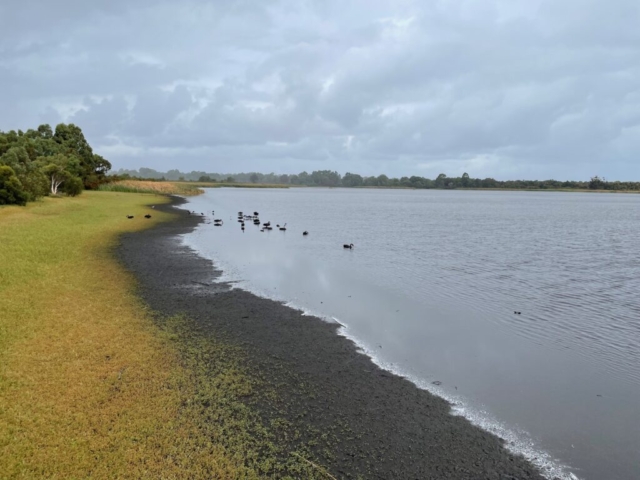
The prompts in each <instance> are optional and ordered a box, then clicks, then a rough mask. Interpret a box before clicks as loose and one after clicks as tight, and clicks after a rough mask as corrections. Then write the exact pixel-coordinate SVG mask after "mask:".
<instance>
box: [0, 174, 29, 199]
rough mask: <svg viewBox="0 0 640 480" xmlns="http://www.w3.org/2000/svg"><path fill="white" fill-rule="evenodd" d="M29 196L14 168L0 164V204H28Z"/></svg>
mask: <svg viewBox="0 0 640 480" xmlns="http://www.w3.org/2000/svg"><path fill="white" fill-rule="evenodd" d="M27 198H28V195H27V192H25V191H24V189H23V187H22V183H20V180H18V177H16V174H15V172H14V171H13V168H11V167H7V166H0V205H26V203H27Z"/></svg>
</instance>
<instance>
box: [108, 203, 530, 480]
mask: <svg viewBox="0 0 640 480" xmlns="http://www.w3.org/2000/svg"><path fill="white" fill-rule="evenodd" d="M183 202H184V201H183V200H182V199H179V198H175V197H174V198H173V200H172V204H171V205H163V206H156V209H157V210H164V211H171V212H174V213H176V214H177V218H176V220H174V221H172V222H167V223H163V224H160V225H159V226H157V227H155V228H152V229H150V230H146V231H142V232H137V233H132V234H127V235H124V236H123V237H122V238H121V242H120V246H119V247H118V249H117V255H118V257H119V259H120V260H121V262H122V263H123V264H124V266H125V267H126V268H127V269H128V270H130V271H132V272H133V274H134V275H135V276H136V278H137V279H138V282H139V294H140V295H141V297H142V298H143V299H144V301H145V302H147V303H148V305H149V306H150V307H151V308H152V309H153V310H155V311H157V312H159V313H160V314H164V315H173V314H186V315H187V316H188V317H189V318H191V319H192V320H193V321H194V322H195V325H196V326H197V327H196V328H197V329H198V332H199V333H201V334H203V335H205V336H206V335H210V336H212V337H213V338H216V339H218V340H220V339H222V340H223V341H225V342H229V343H230V344H233V345H235V346H239V347H240V348H241V349H243V350H244V351H245V352H246V368H247V369H248V371H250V372H251V374H252V375H254V376H255V377H256V378H259V379H260V381H261V382H264V384H265V385H268V387H269V388H268V389H265V391H267V390H268V391H269V392H271V393H273V392H275V395H269V396H267V395H265V396H264V398H251V399H248V400H247V403H249V404H251V406H252V407H253V408H256V409H258V410H259V411H260V414H261V417H262V418H263V420H264V422H265V424H266V425H268V424H269V423H270V422H271V421H272V420H276V419H282V418H284V419H286V420H287V422H289V423H290V425H291V426H292V427H293V430H295V431H296V432H299V435H296V436H292V437H290V438H281V439H280V441H283V442H288V443H290V444H291V448H292V449H295V448H297V447H299V446H300V445H301V444H305V445H307V446H308V448H309V450H310V453H311V454H312V455H313V458H314V459H315V460H317V461H318V463H320V464H321V465H323V466H324V467H326V468H327V470H328V471H329V472H330V473H331V474H332V475H334V476H335V477H337V478H359V476H360V478H367V479H368V478H374V479H428V478H433V479H541V478H542V476H541V475H540V473H539V472H538V471H537V470H536V468H535V467H534V466H532V465H531V464H530V463H528V462H527V461H526V460H525V459H524V458H522V457H520V456H517V455H513V454H512V453H510V452H509V451H508V450H506V448H505V447H504V445H503V442H502V440H500V439H499V438H497V437H495V436H493V435H492V434H490V433H487V432H485V431H483V430H481V429H479V428H478V427H475V426H473V425H472V424H471V423H470V422H469V421H468V420H466V419H465V418H463V417H459V416H453V415H451V414H450V405H449V403H448V402H446V401H445V400H443V399H441V398H439V397H436V396H434V395H432V394H430V393H429V392H427V391H424V390H420V389H419V388H417V387H416V386H415V385H413V384H412V383H411V382H409V381H408V380H406V379H403V378H400V377H398V376H396V375H393V374H391V373H389V372H386V371H384V370H382V369H380V368H379V367H377V366H376V365H375V364H374V363H373V362H372V361H371V360H370V359H369V358H367V357H366V356H365V355H363V354H361V353H359V352H358V351H357V348H356V346H355V345H354V344H353V342H351V341H350V340H348V339H346V338H344V337H341V336H339V335H338V334H337V329H338V327H339V326H338V325H336V324H330V323H327V322H325V321H323V320H321V319H319V318H315V317H309V316H303V315H302V313H301V312H299V311H297V310H294V309H292V308H289V307H287V306H284V305H283V304H282V303H279V302H275V301H272V300H268V299H264V298H260V297H258V296H255V295H253V294H251V293H248V292H245V291H242V290H239V289H231V288H230V286H229V285H226V284H222V283H214V280H215V279H216V277H218V276H219V275H220V272H217V271H216V270H215V267H214V266H213V264H212V263H211V262H210V261H209V260H206V259H204V258H201V257H199V256H198V255H196V254H195V253H194V252H193V251H192V250H190V249H189V248H187V247H185V246H183V245H181V242H180V239H179V238H178V237H177V235H180V234H183V233H186V232H189V231H191V230H192V229H193V228H195V227H196V226H197V225H198V223H199V222H201V221H202V218H201V217H198V216H191V215H188V214H187V213H186V212H185V211H184V210H177V209H174V208H173V206H172V205H176V204H180V203H183ZM233 227H235V225H233ZM221 228H232V226H231V225H225V226H223V227H221ZM258 397H260V395H258Z"/></svg>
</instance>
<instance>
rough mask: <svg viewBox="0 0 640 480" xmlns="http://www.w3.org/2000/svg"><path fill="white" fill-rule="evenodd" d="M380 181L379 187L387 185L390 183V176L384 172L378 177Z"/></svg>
mask: <svg viewBox="0 0 640 480" xmlns="http://www.w3.org/2000/svg"><path fill="white" fill-rule="evenodd" d="M377 181H378V186H379V187H386V186H388V185H389V177H387V176H386V175H384V174H382V175H379V176H378V178H377Z"/></svg>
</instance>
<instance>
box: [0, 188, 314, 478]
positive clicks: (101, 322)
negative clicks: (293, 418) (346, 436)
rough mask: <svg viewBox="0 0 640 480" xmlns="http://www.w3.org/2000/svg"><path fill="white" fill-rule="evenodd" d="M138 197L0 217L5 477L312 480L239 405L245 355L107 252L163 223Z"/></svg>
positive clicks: (8, 211) (0, 433)
mask: <svg viewBox="0 0 640 480" xmlns="http://www.w3.org/2000/svg"><path fill="white" fill-rule="evenodd" d="M145 201H148V198H147V197H140V196H135V195H117V194H113V193H107V192H86V193H85V194H84V195H82V196H80V197H76V198H65V199H52V198H47V199H45V200H44V201H42V202H36V203H33V204H30V205H29V206H27V207H7V208H3V209H0V245H2V248H1V249H0V265H1V268H0V477H1V478H207V479H208V478H218V479H235V478H244V479H251V478H260V477H278V478H285V477H287V476H289V477H296V478H313V476H314V475H315V474H316V472H314V471H313V469H311V468H310V467H307V466H305V464H304V462H302V461H297V460H295V459H294V460H292V459H291V458H292V457H291V455H288V454H286V452H284V451H283V450H282V449H280V448H279V447H277V446H276V443H277V442H274V439H273V436H272V435H270V433H269V431H268V430H266V429H265V428H263V427H262V426H261V423H260V419H259V417H258V415H257V414H256V413H255V412H253V411H251V409H249V408H248V407H246V406H245V405H244V404H243V403H242V401H241V397H242V396H245V395H251V394H252V393H254V392H255V390H256V386H255V384H254V382H253V381H252V380H251V379H250V377H248V376H247V374H246V373H245V372H244V371H243V369H242V367H241V364H242V363H241V362H240V361H239V360H238V358H240V357H239V356H240V353H238V352H237V351H234V350H233V349H232V348H230V347H226V346H225V345H222V344H217V343H215V342H212V341H209V340H207V341H206V342H205V341H204V340H202V339H199V338H198V337H197V335H196V336H193V335H191V336H189V335H187V334H185V333H184V332H185V331H186V332H189V331H190V330H189V329H187V328H186V327H185V322H186V321H187V320H185V319H179V318H174V319H166V320H165V321H164V324H163V326H162V327H159V326H157V324H156V323H154V322H153V321H152V318H151V313H150V312H148V311H147V309H146V307H145V306H144V305H143V304H142V303H141V302H140V300H139V299H138V298H137V297H136V296H135V295H134V293H133V292H134V286H135V285H134V281H133V279H132V277H131V276H130V275H129V274H127V273H126V272H125V271H124V270H123V269H122V268H121V267H120V266H119V265H118V263H117V262H116V261H114V260H113V258H112V254H111V250H112V248H113V246H114V245H115V242H116V241H117V236H118V235H119V234H120V233H122V232H126V231H131V230H137V229H141V228H145V227H149V226H151V225H152V224H153V223H155V222H157V221H162V220H166V219H167V218H168V216H167V215H166V214H162V213H161V212H158V211H157V210H151V209H149V208H147V207H145V206H144V202H145ZM158 201H162V200H161V199H160V200H158V199H154V202H156V203H157V202H158ZM147 212H150V213H152V214H153V217H152V218H151V219H150V220H146V219H144V218H143V214H144V213H147ZM127 214H134V215H135V218H134V219H133V220H128V219H127V218H126V215H127ZM185 338H186V339H187V340H184V339H185ZM180 339H183V340H180ZM203 362H204V363H203ZM205 367H206V368H205ZM214 367H215V368H214ZM276 472H280V473H276Z"/></svg>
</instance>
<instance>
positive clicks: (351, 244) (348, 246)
mask: <svg viewBox="0 0 640 480" xmlns="http://www.w3.org/2000/svg"><path fill="white" fill-rule="evenodd" d="M342 246H343V247H344V248H348V249H349V250H351V249H352V248H353V247H354V245H353V243H350V244H349V245H347V244H346V243H345V244H344V245H342Z"/></svg>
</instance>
